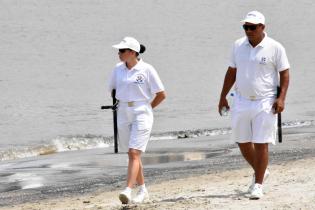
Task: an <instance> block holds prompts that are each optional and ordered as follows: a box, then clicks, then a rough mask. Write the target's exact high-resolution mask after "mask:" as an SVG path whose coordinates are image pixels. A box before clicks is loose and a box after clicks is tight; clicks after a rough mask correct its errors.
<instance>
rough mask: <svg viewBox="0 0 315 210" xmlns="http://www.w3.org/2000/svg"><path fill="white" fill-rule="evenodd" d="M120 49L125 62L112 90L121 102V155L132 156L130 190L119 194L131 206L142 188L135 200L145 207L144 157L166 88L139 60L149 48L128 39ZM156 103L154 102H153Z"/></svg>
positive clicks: (113, 79)
mask: <svg viewBox="0 0 315 210" xmlns="http://www.w3.org/2000/svg"><path fill="white" fill-rule="evenodd" d="M113 47H114V48H116V49H118V50H119V52H118V55H119V59H120V60H121V61H122V62H121V63H119V64H117V66H116V68H115V69H114V71H113V73H112V76H111V79H110V82H109V90H110V91H112V90H113V89H116V98H117V100H118V101H119V104H118V110H117V125H118V136H119V148H120V151H123V152H128V156H129V162H128V178H127V187H126V189H125V190H124V191H122V192H121V193H120V194H119V199H120V201H121V202H122V203H123V204H127V203H130V202H131V191H132V188H133V187H134V185H135V184H137V185H139V186H140V189H139V191H138V193H137V196H136V197H135V198H134V199H133V200H132V201H133V202H135V203H141V202H143V201H144V200H146V199H148V198H149V194H148V191H147V189H146V187H145V184H144V176H143V166H142V162H141V153H142V152H145V149H146V146H147V143H148V141H149V138H150V133H151V129H152V125H153V113H152V109H153V108H155V107H156V106H157V105H159V104H160V103H161V102H162V101H163V100H164V99H165V97H166V96H165V91H164V86H163V84H162V82H161V80H160V78H159V76H158V74H157V72H156V71H155V69H154V68H153V67H152V66H151V65H150V64H147V63H145V62H144V61H143V60H142V59H139V58H138V56H139V53H143V52H144V51H145V47H144V46H143V45H140V43H139V42H138V41H137V40H136V39H134V38H132V37H125V38H124V39H123V40H122V41H121V42H120V43H119V44H117V45H113ZM152 99H153V100H152Z"/></svg>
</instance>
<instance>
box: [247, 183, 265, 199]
mask: <svg viewBox="0 0 315 210" xmlns="http://www.w3.org/2000/svg"><path fill="white" fill-rule="evenodd" d="M263 195H264V194H263V186H262V185H261V184H257V183H256V184H255V185H254V187H253V190H252V192H251V194H250V197H249V198H250V199H260V198H261V197H262V196H263Z"/></svg>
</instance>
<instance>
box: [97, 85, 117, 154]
mask: <svg viewBox="0 0 315 210" xmlns="http://www.w3.org/2000/svg"><path fill="white" fill-rule="evenodd" d="M112 98H113V105H112V106H102V107H101V109H112V110H113V123H114V152H115V153H118V130H117V103H118V101H117V99H116V90H115V89H114V90H113V91H112Z"/></svg>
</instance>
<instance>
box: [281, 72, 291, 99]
mask: <svg viewBox="0 0 315 210" xmlns="http://www.w3.org/2000/svg"><path fill="white" fill-rule="evenodd" d="M289 80H290V75H289V69H287V70H284V71H281V72H280V94H279V98H280V99H282V100H285V98H286V95H287V90H288V87H289Z"/></svg>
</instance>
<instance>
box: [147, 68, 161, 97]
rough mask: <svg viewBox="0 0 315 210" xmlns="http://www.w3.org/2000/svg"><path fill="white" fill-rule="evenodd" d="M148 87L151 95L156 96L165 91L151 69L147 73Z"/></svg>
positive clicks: (155, 73)
mask: <svg viewBox="0 0 315 210" xmlns="http://www.w3.org/2000/svg"><path fill="white" fill-rule="evenodd" d="M149 87H150V91H151V94H156V93H158V92H161V91H164V90H165V89H164V85H163V83H162V81H161V79H160V77H159V75H158V73H157V72H156V70H155V69H154V68H153V67H151V68H150V71H149Z"/></svg>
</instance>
